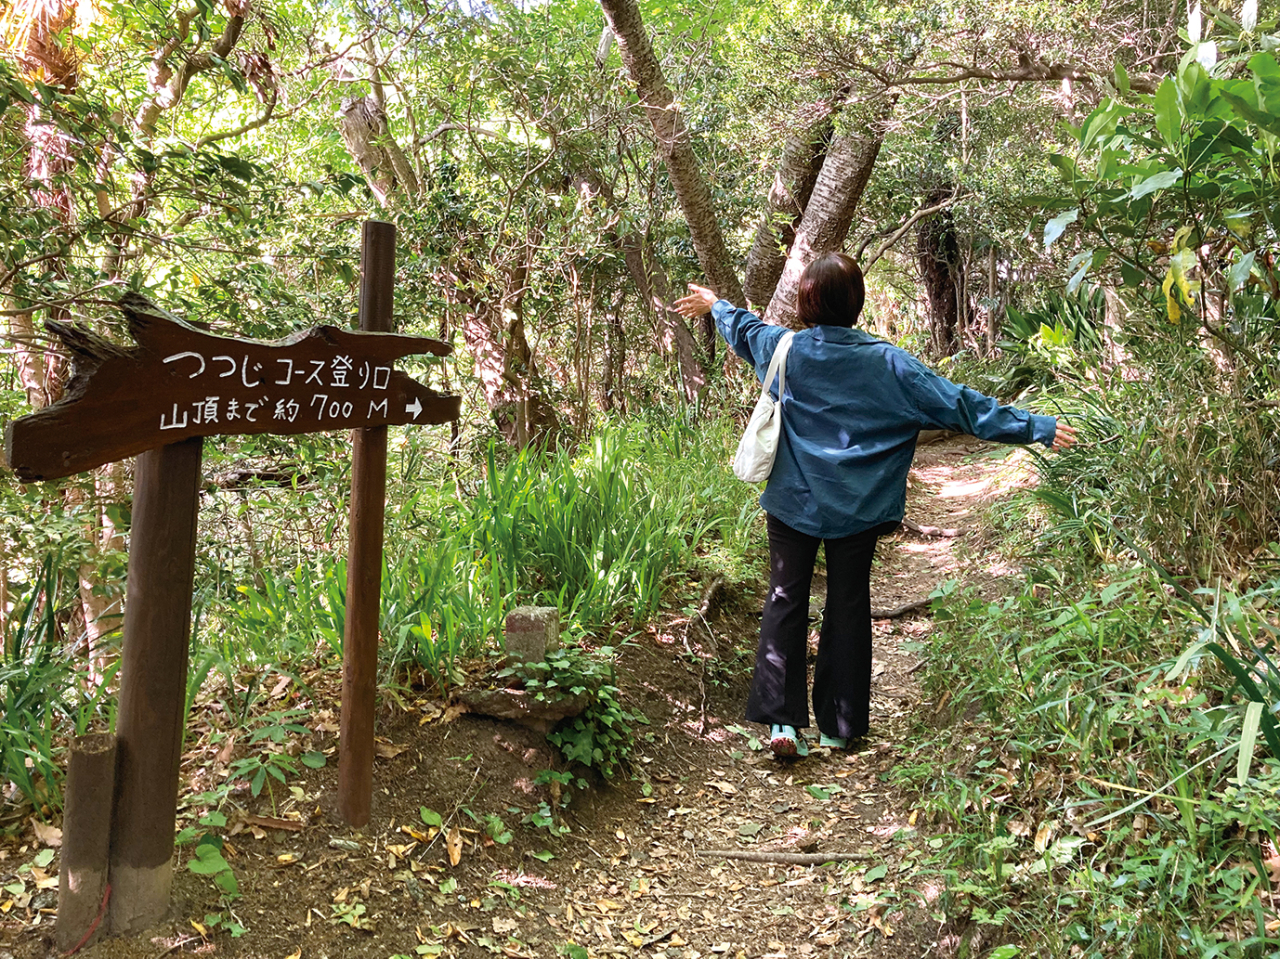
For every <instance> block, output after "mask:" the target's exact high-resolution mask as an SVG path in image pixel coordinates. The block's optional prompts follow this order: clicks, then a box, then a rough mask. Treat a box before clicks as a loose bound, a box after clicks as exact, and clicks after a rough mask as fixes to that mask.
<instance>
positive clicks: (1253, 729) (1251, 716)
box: [1236, 702, 1263, 786]
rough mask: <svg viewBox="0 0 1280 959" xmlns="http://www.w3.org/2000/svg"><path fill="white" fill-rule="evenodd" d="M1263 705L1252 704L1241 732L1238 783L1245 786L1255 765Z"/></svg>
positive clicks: (1248, 708)
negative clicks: (1254, 749)
mask: <svg viewBox="0 0 1280 959" xmlns="http://www.w3.org/2000/svg"><path fill="white" fill-rule="evenodd" d="M1262 708H1263V704H1262V703H1258V702H1252V703H1250V704H1249V705H1248V706H1247V707H1245V711H1244V726H1243V727H1242V728H1241V730H1240V758H1239V759H1238V760H1237V761H1236V781H1237V782H1238V783H1239V784H1240V785H1241V786H1243V785H1244V784H1245V781H1246V780H1248V778H1249V768H1250V767H1251V766H1252V765H1253V746H1254V743H1256V742H1257V741H1258V724H1259V722H1260V721H1261V720H1262Z"/></svg>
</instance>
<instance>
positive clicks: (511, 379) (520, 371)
mask: <svg viewBox="0 0 1280 959" xmlns="http://www.w3.org/2000/svg"><path fill="white" fill-rule="evenodd" d="M529 252H530V256H531V255H532V250H530V251H529ZM528 286H529V264H528V262H527V261H525V262H522V263H521V264H520V265H519V266H517V267H515V268H514V269H511V270H510V271H509V272H508V273H507V275H506V277H505V278H504V281H503V290H502V293H501V294H500V295H498V296H493V295H487V296H480V295H476V294H474V293H470V292H468V291H469V289H470V284H469V283H467V282H465V280H464V281H463V282H460V283H459V284H458V289H459V291H461V292H460V299H461V300H462V302H463V303H465V304H466V306H467V308H468V312H467V314H466V316H465V318H464V319H463V322H462V338H463V341H464V342H465V343H466V344H467V349H468V350H469V351H470V353H471V355H472V357H473V358H474V360H475V365H476V373H477V375H478V376H479V377H480V386H481V389H482V390H483V391H484V397H485V401H486V402H487V403H488V405H489V410H490V412H491V414H492V415H493V421H494V424H495V425H496V426H497V427H498V431H499V432H500V433H501V434H502V436H503V438H504V439H505V440H506V441H507V442H508V443H510V444H511V445H512V446H514V447H516V448H518V449H523V448H525V447H526V446H529V445H531V444H534V443H540V442H545V441H547V440H549V439H551V438H553V437H554V436H555V435H556V433H557V432H559V429H560V420H559V417H558V416H557V415H556V410H555V407H554V406H552V405H551V403H550V402H548V401H547V399H546V398H545V397H544V396H543V395H542V394H541V393H540V392H539V391H538V390H537V389H536V387H535V385H534V384H535V382H536V380H537V378H538V369H537V364H536V362H535V360H534V356H533V349H532V347H530V346H529V340H528V337H526V336H525V330H524V294H525V291H526V290H527V289H528Z"/></svg>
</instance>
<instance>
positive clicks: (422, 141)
mask: <svg viewBox="0 0 1280 959" xmlns="http://www.w3.org/2000/svg"><path fill="white" fill-rule="evenodd" d="M450 130H459V131H462V132H463V133H469V134H472V135H474V134H477V133H479V134H481V135H482V136H486V137H492V138H493V139H495V140H506V139H508V137H507V136H506V134H503V133H499V132H497V131H496V130H490V129H487V128H486V127H479V126H472V125H471V124H468V123H456V122H447V123H442V124H440V125H439V126H438V127H436V128H435V129H434V130H432V131H431V132H430V133H428V134H427V135H426V136H423V137H419V138H418V141H417V145H418V146H424V145H426V144H428V143H430V142H431V141H432V140H434V139H435V138H436V137H438V136H440V135H441V134H444V133H448V132H449V131H450Z"/></svg>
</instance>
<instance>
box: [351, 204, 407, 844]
mask: <svg viewBox="0 0 1280 959" xmlns="http://www.w3.org/2000/svg"><path fill="white" fill-rule="evenodd" d="M395 271H396V228H395V227H394V226H393V225H392V224H390V223H382V222H380V221H377V220H367V221H365V224H364V234H363V244H362V247H361V251H360V329H361V330H363V331H365V332H375V333H389V332H391V304H392V297H393V295H394V291H395ZM352 434H353V435H352V445H353V449H352V457H351V520H350V531H349V534H348V545H347V611H346V621H345V625H344V628H343V644H342V719H341V731H340V733H339V736H340V739H339V744H338V808H339V810H340V811H341V813H342V818H343V819H344V820H346V822H347V824H348V825H351V826H357V827H359V826H363V825H365V824H367V823H368V822H369V813H370V807H371V806H372V804H373V720H374V714H375V711H376V709H377V700H376V696H377V690H376V682H377V674H378V617H379V614H380V612H381V608H382V524H383V514H384V512H385V509H386V491H387V428H386V427H385V426H375V427H368V428H364V429H357V430H353V431H352Z"/></svg>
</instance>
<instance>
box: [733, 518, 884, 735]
mask: <svg viewBox="0 0 1280 959" xmlns="http://www.w3.org/2000/svg"><path fill="white" fill-rule="evenodd" d="M896 525H897V524H896V523H889V524H885V525H883V526H878V527H876V528H874V529H871V530H868V531H866V532H863V533H857V534H855V535H853V536H847V537H845V538H843V539H828V540H822V539H818V538H817V537H815V536H808V535H806V534H805V533H801V532H798V531H797V530H794V529H792V528H791V527H790V526H788V525H787V524H785V523H783V522H782V521H781V520H778V519H775V518H774V517H772V516H769V517H768V527H769V567H770V574H769V593H768V595H767V596H766V597H765V601H764V615H763V616H762V617H761V620H760V646H759V649H758V650H757V652H756V668H755V675H754V677H753V678H752V682H751V695H750V696H749V697H748V699H747V719H748V720H750V721H751V722H756V723H765V724H766V725H775V724H776V725H781V726H794V727H796V729H803V728H805V727H807V726H808V725H809V704H808V696H807V695H806V694H807V692H808V674H807V665H806V657H807V653H808V639H809V586H810V584H811V583H812V581H813V564H814V560H816V559H817V556H818V544H819V543H822V544H824V545H825V548H826V553H827V604H826V608H825V609H824V610H823V615H822V632H821V634H820V636H819V639H818V660H817V662H816V663H815V665H814V671H813V712H814V716H815V717H816V719H817V721H818V729H819V730H821V731H822V732H824V733H826V734H827V735H828V736H840V737H843V738H845V739H851V738H854V737H856V736H863V735H865V734H866V732H867V726H868V722H869V719H870V713H871V560H872V558H873V557H874V556H875V552H876V540H877V539H878V538H879V537H880V535H882V534H883V533H886V532H888V531H890V530H891V529H893V527H895V526H896Z"/></svg>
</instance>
